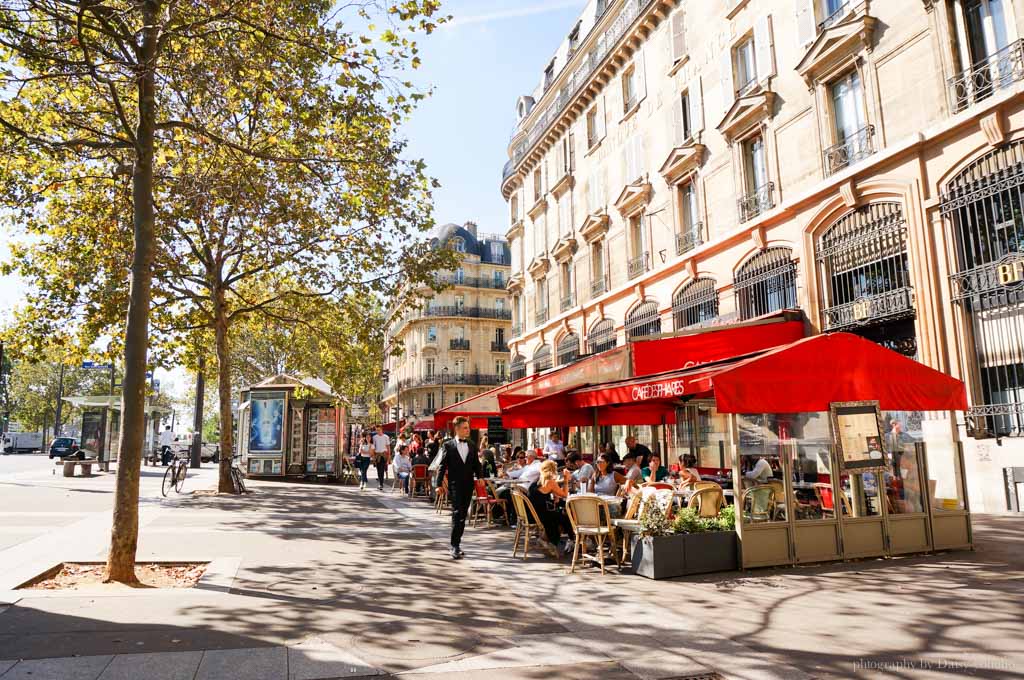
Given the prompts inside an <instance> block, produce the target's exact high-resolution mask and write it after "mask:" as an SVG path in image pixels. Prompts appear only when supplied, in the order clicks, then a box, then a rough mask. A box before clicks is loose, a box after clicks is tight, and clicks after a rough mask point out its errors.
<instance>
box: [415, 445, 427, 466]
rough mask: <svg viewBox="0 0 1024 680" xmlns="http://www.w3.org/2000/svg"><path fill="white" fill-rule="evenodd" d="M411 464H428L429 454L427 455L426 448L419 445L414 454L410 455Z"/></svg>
mask: <svg viewBox="0 0 1024 680" xmlns="http://www.w3.org/2000/svg"><path fill="white" fill-rule="evenodd" d="M412 464H413V465H430V456H429V455H427V448H426V447H425V446H421V447H420V448H419V450H418V451H416V454H415V455H414V456H413V457H412Z"/></svg>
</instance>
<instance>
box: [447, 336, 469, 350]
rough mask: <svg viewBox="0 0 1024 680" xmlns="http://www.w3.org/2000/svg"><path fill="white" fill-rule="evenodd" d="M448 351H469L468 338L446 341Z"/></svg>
mask: <svg viewBox="0 0 1024 680" xmlns="http://www.w3.org/2000/svg"><path fill="white" fill-rule="evenodd" d="M448 349H460V350H464V351H467V352H468V351H469V338H452V339H451V340H449V341H448Z"/></svg>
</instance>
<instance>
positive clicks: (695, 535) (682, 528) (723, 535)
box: [632, 503, 738, 579]
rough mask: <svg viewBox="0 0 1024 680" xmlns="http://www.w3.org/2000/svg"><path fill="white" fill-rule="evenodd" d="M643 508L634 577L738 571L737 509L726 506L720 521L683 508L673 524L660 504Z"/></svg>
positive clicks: (634, 540) (661, 576) (652, 504)
mask: <svg viewBox="0 0 1024 680" xmlns="http://www.w3.org/2000/svg"><path fill="white" fill-rule="evenodd" d="M644 505H645V507H644V509H643V511H642V512H641V514H640V531H639V533H638V535H637V536H636V537H634V539H633V559H632V566H633V573H634V574H639V575H640V576H646V577H647V578H653V579H662V578H675V577H678V576H687V575H690V574H704V573H708V572H713V571H731V570H733V569H735V568H736V565H737V563H738V550H737V544H736V532H735V526H736V509H735V507H734V506H726V507H725V508H723V509H722V511H721V512H720V513H719V515H718V516H717V517H700V516H699V515H698V514H697V512H696V511H695V510H693V509H692V508H684V509H682V510H680V511H679V512H678V513H677V514H676V517H675V519H674V520H673V521H671V522H670V521H669V520H668V518H667V517H666V516H665V513H664V512H662V510H661V508H660V507H658V504H657V503H646V504H644Z"/></svg>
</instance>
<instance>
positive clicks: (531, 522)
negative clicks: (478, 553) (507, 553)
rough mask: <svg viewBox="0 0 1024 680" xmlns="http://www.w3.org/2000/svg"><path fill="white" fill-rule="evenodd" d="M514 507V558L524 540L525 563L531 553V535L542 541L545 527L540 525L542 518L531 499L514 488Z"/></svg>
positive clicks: (520, 490)
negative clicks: (520, 542)
mask: <svg viewBox="0 0 1024 680" xmlns="http://www.w3.org/2000/svg"><path fill="white" fill-rule="evenodd" d="M512 506H513V507H514V508H515V511H516V535H515V538H513V539H512V557H515V556H516V553H517V552H518V551H519V540H520V539H522V541H523V561H524V562H525V561H526V557H527V555H529V553H530V534H531V533H532V534H534V535H535V536H537V538H538V539H540V537H541V536H543V535H544V525H543V524H541V523H540V517H538V516H537V510H536V509H534V507H533V503H531V502H530V499H529V497H528V496H527V495H526V494H525V493H523V491H522V489H520V488H518V487H512Z"/></svg>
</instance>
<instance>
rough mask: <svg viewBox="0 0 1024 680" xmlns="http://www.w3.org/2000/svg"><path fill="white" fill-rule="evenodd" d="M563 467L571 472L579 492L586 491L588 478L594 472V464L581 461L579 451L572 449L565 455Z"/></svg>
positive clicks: (588, 482)
mask: <svg viewBox="0 0 1024 680" xmlns="http://www.w3.org/2000/svg"><path fill="white" fill-rule="evenodd" d="M565 467H566V468H568V469H569V470H570V471H571V472H572V478H573V479H574V480H575V481H576V484H577V486H578V488H579V490H580V493H584V492H586V491H587V489H588V488H589V486H590V480H591V479H593V478H594V474H595V473H596V471H595V470H594V466H593V465H591V464H590V463H585V462H583V456H581V455H580V453H579V451H573V452H572V453H570V454H569V455H568V456H566V457H565Z"/></svg>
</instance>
